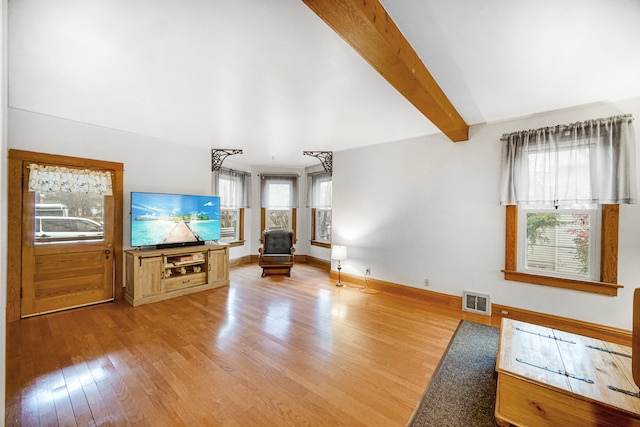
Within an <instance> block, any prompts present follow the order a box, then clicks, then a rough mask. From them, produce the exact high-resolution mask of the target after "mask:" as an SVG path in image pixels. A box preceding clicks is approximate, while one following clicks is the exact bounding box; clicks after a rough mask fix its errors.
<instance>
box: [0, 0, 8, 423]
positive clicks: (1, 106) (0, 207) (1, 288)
mask: <svg viewBox="0 0 640 427" xmlns="http://www.w3.org/2000/svg"><path fill="white" fill-rule="evenodd" d="M6 33H7V1H6V0H2V2H1V3H0V34H1V35H0V153H3V156H2V157H1V158H0V230H2V231H0V413H1V414H4V409H5V403H4V402H5V389H6V387H5V385H6V383H5V378H6V377H5V372H6V365H5V360H6V357H5V356H6V351H7V349H6V345H7V340H6V326H7V322H6V320H7V233H5V230H6V229H7V224H8V222H7V219H8V218H7V209H6V206H7V193H8V189H7V172H6V170H7V156H6V155H4V154H5V153H6V152H7V92H8V91H7V36H6Z"/></svg>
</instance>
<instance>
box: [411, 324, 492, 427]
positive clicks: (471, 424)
mask: <svg viewBox="0 0 640 427" xmlns="http://www.w3.org/2000/svg"><path fill="white" fill-rule="evenodd" d="M499 335H500V330H499V329H498V328H494V327H492V326H486V325H481V324H479V323H475V322H470V321H466V320H462V321H460V324H459V325H458V329H457V330H456V332H455V334H454V336H453V338H452V339H451V342H450V343H449V348H448V349H447V351H446V352H445V355H444V357H443V358H442V359H441V360H440V364H439V365H438V368H437V369H436V371H435V373H434V374H433V378H432V379H431V382H430V383H429V386H428V387H427V390H426V391H425V393H424V395H423V396H422V399H421V400H420V403H419V404H418V406H417V407H416V410H415V411H414V413H413V415H412V417H411V419H410V420H409V423H408V424H407V426H410V427H418V426H437V427H486V426H492V427H493V426H496V425H497V424H496V420H495V414H494V411H495V402H496V383H497V374H496V372H495V368H496V356H497V354H498V338H499Z"/></svg>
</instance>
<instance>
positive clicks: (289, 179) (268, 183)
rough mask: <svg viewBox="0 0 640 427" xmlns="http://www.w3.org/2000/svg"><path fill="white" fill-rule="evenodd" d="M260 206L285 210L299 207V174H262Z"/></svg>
mask: <svg viewBox="0 0 640 427" xmlns="http://www.w3.org/2000/svg"><path fill="white" fill-rule="evenodd" d="M260 181H261V183H262V184H261V188H260V207H263V208H268V209H273V210H284V209H292V208H297V207H298V175H261V176H260Z"/></svg>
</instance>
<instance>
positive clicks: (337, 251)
mask: <svg viewBox="0 0 640 427" xmlns="http://www.w3.org/2000/svg"><path fill="white" fill-rule="evenodd" d="M331 259H335V260H338V261H342V260H345V259H347V247H346V246H338V245H334V246H333V247H332V248H331Z"/></svg>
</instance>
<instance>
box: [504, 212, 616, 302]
mask: <svg viewBox="0 0 640 427" xmlns="http://www.w3.org/2000/svg"><path fill="white" fill-rule="evenodd" d="M619 216H620V206H619V205H602V218H601V229H600V233H601V234H600V281H589V280H578V279H568V278H562V277H555V276H547V275H543V274H532V273H524V272H520V271H518V265H517V261H518V207H517V206H515V205H509V206H506V221H505V222H506V236H505V268H504V270H502V272H503V273H504V279H505V280H510V281H514V282H522V283H531V284H536V285H544V286H552V287H557V288H565V289H573V290H578V291H584V292H592V293H596V294H601V295H609V296H617V295H618V289H619V288H622V287H623V286H622V285H619V284H618V283H617V281H618V222H619Z"/></svg>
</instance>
